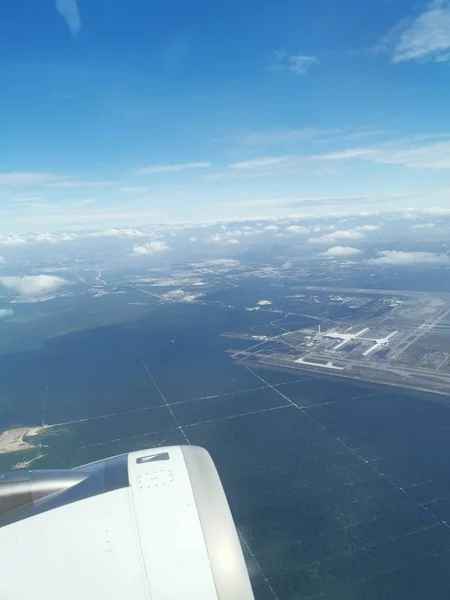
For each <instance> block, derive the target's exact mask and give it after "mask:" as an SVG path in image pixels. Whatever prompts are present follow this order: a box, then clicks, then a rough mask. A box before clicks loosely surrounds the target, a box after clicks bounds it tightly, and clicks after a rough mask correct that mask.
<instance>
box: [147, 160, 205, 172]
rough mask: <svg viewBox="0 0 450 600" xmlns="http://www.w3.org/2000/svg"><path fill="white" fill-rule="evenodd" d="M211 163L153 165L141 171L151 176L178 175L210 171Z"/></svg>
mask: <svg viewBox="0 0 450 600" xmlns="http://www.w3.org/2000/svg"><path fill="white" fill-rule="evenodd" d="M211 166H212V165H211V163H210V162H196V163H185V164H179V165H153V166H151V167H144V168H142V169H139V173H140V174H141V175H150V174H151V173H177V172H179V171H187V170H189V169H209V168H210V167H211Z"/></svg>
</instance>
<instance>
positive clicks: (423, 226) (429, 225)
mask: <svg viewBox="0 0 450 600" xmlns="http://www.w3.org/2000/svg"><path fill="white" fill-rule="evenodd" d="M433 227H434V223H419V224H417V225H412V226H411V229H432V228H433Z"/></svg>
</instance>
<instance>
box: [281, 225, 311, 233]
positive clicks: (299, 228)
mask: <svg viewBox="0 0 450 600" xmlns="http://www.w3.org/2000/svg"><path fill="white" fill-rule="evenodd" d="M286 231H287V232H288V233H298V234H300V233H309V229H308V228H307V227H304V226H303V225H290V226H289V227H286Z"/></svg>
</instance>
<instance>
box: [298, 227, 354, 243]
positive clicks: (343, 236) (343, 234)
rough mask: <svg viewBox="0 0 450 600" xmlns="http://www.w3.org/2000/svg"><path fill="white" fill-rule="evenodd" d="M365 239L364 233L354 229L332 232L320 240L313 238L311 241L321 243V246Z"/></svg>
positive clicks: (319, 238)
mask: <svg viewBox="0 0 450 600" xmlns="http://www.w3.org/2000/svg"><path fill="white" fill-rule="evenodd" d="M363 237H364V235H363V234H362V233H360V232H359V231H355V230H354V229H345V230H337V231H332V232H331V233H327V234H326V235H323V236H321V237H318V238H312V239H310V240H309V241H310V242H311V243H316V242H317V243H319V244H333V243H334V242H337V241H339V240H360V239H362V238H363Z"/></svg>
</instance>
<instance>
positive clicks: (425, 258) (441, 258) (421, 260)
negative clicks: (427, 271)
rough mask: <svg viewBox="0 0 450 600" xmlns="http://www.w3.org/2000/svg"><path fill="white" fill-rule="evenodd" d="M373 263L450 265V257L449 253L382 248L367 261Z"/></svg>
mask: <svg viewBox="0 0 450 600" xmlns="http://www.w3.org/2000/svg"><path fill="white" fill-rule="evenodd" d="M367 262H368V263H369V264H371V265H395V266H409V265H450V257H449V256H448V255H447V254H435V253H434V252H404V251H403V250H382V251H381V252H378V257H377V258H370V259H369V260H368V261H367Z"/></svg>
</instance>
